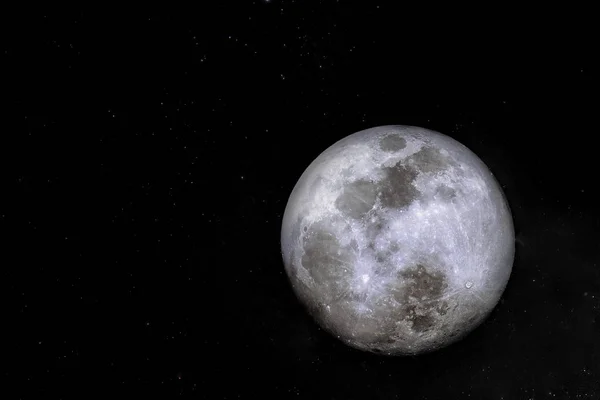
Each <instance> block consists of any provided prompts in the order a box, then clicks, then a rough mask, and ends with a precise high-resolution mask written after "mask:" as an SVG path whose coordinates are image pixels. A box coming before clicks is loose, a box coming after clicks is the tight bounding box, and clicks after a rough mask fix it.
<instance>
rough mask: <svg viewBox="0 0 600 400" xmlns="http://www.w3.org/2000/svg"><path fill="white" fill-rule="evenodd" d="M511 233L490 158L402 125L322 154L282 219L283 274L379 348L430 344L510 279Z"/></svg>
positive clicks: (368, 345) (329, 319) (464, 328)
mask: <svg viewBox="0 0 600 400" xmlns="http://www.w3.org/2000/svg"><path fill="white" fill-rule="evenodd" d="M514 241H515V238H514V228H513V221H512V216H511V213H510V209H509V206H508V204H507V202H506V199H505V197H504V194H503V192H502V189H501V188H500V186H499V184H498V182H497V181H496V179H495V178H494V176H493V175H492V173H491V172H490V170H489V169H488V168H487V167H486V165H485V164H484V163H483V162H482V161H481V160H480V159H479V158H478V157H477V156H476V155H475V154H474V153H473V152H471V151H470V150H469V149H468V148H467V147H465V146H464V145H462V144H460V143H458V142H457V141H455V140H454V139H452V138H450V137H448V136H445V135H443V134H441V133H437V132H434V131H430V130H427V129H423V128H417V127H411V126H400V125H394V126H381V127H377V128H372V129H367V130H364V131H360V132H357V133H355V134H352V135H350V136H348V137H346V138H344V139H342V140H340V141H338V142H337V143H335V144H333V145H332V146H331V147H329V148H328V149H327V150H325V151H324V152H323V153H322V154H321V155H319V156H318V157H317V158H316V159H315V160H314V161H313V162H312V163H311V164H310V165H309V166H308V168H307V169H306V171H305V172H304V173H303V174H302V176H301V177H300V179H299V181H298V183H297V184H296V186H295V187H294V189H293V191H292V193H291V195H290V198H289V201H288V203H287V206H286V209H285V213H284V216H283V222H282V229H281V249H282V255H283V261H284V265H285V269H286V272H287V275H288V277H289V279H290V281H291V284H292V287H293V290H294V292H295V294H296V295H297V297H298V298H299V299H300V301H301V302H302V303H303V304H304V305H305V306H306V308H307V309H308V311H309V312H310V314H311V315H312V316H313V317H314V319H315V320H316V322H317V323H318V324H319V325H320V326H322V327H323V328H324V329H325V330H326V331H328V332H330V333H331V334H332V335H334V336H335V337H337V338H338V339H340V340H341V341H343V342H345V343H346V344H348V345H349V346H352V347H354V348H357V349H361V350H366V351H371V352H375V353H380V354H387V355H415V354H420V353H425V352H430V351H434V350H436V349H439V348H442V347H444V346H447V345H449V344H451V343H453V342H456V341H457V340H459V339H461V338H463V337H464V336H465V335H467V334H468V333H469V332H471V331H472V330H473V329H475V328H476V327H477V326H478V325H479V324H480V323H481V322H483V321H484V320H485V318H486V317H487V316H488V315H489V313H490V312H491V311H492V309H493V308H494V307H495V306H496V304H497V303H498V301H499V299H500V297H501V295H502V292H503V291H504V288H505V287H506V284H507V282H508V280H509V277H510V273H511V269H512V264H513V258H514Z"/></svg>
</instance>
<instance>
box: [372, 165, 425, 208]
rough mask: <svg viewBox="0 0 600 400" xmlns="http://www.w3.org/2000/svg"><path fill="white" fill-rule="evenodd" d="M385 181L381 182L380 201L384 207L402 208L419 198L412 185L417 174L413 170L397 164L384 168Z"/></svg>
mask: <svg viewBox="0 0 600 400" xmlns="http://www.w3.org/2000/svg"><path fill="white" fill-rule="evenodd" d="M383 171H384V172H385V173H386V179H384V180H383V181H382V185H381V192H380V200H381V204H382V205H383V206H385V207H391V208H404V207H406V206H408V205H409V204H410V203H412V202H413V201H414V200H415V199H416V198H418V197H419V195H420V193H421V192H419V190H417V188H416V187H415V186H414V185H413V182H414V181H415V178H416V177H417V175H418V172H417V171H415V170H414V169H413V168H410V167H406V166H404V165H402V164H401V163H397V164H396V165H394V166H393V167H385V168H383Z"/></svg>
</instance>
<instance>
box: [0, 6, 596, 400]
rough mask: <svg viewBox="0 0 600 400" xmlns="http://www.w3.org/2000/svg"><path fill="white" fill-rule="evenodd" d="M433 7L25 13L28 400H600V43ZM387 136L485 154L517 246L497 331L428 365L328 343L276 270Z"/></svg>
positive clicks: (15, 331) (18, 124)
mask: <svg viewBox="0 0 600 400" xmlns="http://www.w3.org/2000/svg"><path fill="white" fill-rule="evenodd" d="M503 7H505V6H503ZM545 7H548V6H545ZM426 8H428V9H426V10H425V11H426V12H421V13H416V12H415V11H413V10H411V9H409V8H408V7H402V6H400V5H399V3H398V2H387V3H386V2H379V1H363V2H360V3H359V2H355V3H353V2H349V1H343V0H341V1H325V0H324V1H316V0H315V1H308V0H306V1H283V0H281V1H277V0H272V1H269V2H267V1H246V2H241V1H238V2H227V1H215V2H202V3H200V5H198V6H196V7H194V8H189V9H166V8H163V9H154V10H151V9H149V8H140V9H137V10H135V11H125V10H120V9H113V8H110V7H108V6H106V8H103V9H93V8H89V9H72V8H69V9H66V10H59V9H52V10H46V11H43V10H37V11H36V10H32V9H30V10H27V12H22V13H21V14H18V13H17V14H5V15H4V17H3V19H4V20H5V22H3V28H2V29H3V35H4V38H5V40H4V41H3V44H2V60H3V61H2V65H3V66H4V67H7V68H3V69H4V73H3V80H4V83H3V86H2V87H3V88H4V89H3V90H2V95H3V98H4V101H3V103H4V106H3V107H2V109H3V110H4V111H5V113H3V114H5V116H4V117H3V121H4V128H3V129H2V130H1V132H2V136H1V138H2V141H3V145H2V146H1V150H2V152H3V153H4V154H3V156H2V162H3V172H2V176H3V185H2V189H3V190H2V198H1V199H0V207H1V209H0V226H1V227H2V231H3V233H4V235H3V236H4V239H3V240H2V250H3V253H4V257H3V261H2V280H1V282H2V290H0V292H1V293H2V296H3V302H2V303H3V306H2V309H3V310H4V313H3V314H4V318H3V321H4V324H3V326H2V331H3V333H4V334H5V335H6V334H8V337H6V336H5V339H4V340H3V341H2V345H3V355H2V362H1V364H0V365H2V370H1V372H2V380H3V381H4V382H8V385H5V391H6V393H13V394H14V396H13V397H10V398H15V399H17V398H35V397H39V398H60V397H62V398H66V397H69V396H74V397H75V398H79V399H86V398H95V397H96V396H99V397H102V398H107V396H110V397H109V398H119V397H118V396H123V395H128V396H133V398H141V397H137V396H147V395H153V396H155V397H157V396H158V397H157V398H173V397H175V396H179V395H183V396H190V397H193V398H204V399H238V398H242V399H246V398H274V399H283V398H294V399H338V400H347V399H459V398H472V399H494V400H500V399H505V400H509V399H594V400H597V399H600V256H599V254H598V248H599V245H600V215H599V213H598V208H597V207H598V204H599V202H600V196H598V188H597V185H598V175H597V174H598V172H599V169H598V158H599V157H598V149H597V146H596V140H597V138H598V126H597V116H598V112H599V110H600V107H599V106H600V101H599V99H598V93H599V89H600V85H599V74H598V73H599V69H598V67H597V65H596V64H594V63H593V59H594V56H595V55H596V54H595V53H597V43H594V40H593V39H594V38H595V37H600V35H599V32H598V29H596V28H597V23H596V22H594V23H592V22H591V21H590V19H591V16H592V13H591V11H590V10H584V9H580V10H577V11H571V10H565V9H558V8H557V9H550V8H544V9H537V10H535V12H531V13H529V12H527V11H526V10H524V9H520V8H519V9H508V8H501V7H499V6H498V7H497V8H495V9H491V8H490V10H475V9H470V10H465V11H464V12H459V10H456V9H454V10H452V11H454V12H456V14H457V16H455V15H453V14H450V11H448V12H446V11H445V10H436V11H441V12H439V13H438V14H437V15H433V14H432V12H433V11H434V8H436V7H434V6H433V4H431V5H428V6H427V7H426ZM388 124H402V125H415V126H420V127H424V128H428V129H432V130H436V131H439V132H442V133H444V134H447V135H449V136H451V137H453V138H455V139H457V140H458V141H460V142H461V143H463V144H465V145H466V146H467V147H469V148H470V149H471V150H473V151H474V152H475V153H476V154H477V155H478V156H479V157H480V158H481V159H482V160H483V161H484V162H485V163H486V164H487V165H488V166H489V167H490V169H491V170H492V172H493V173H494V175H495V176H496V178H497V179H498V181H499V182H500V184H501V185H502V187H503V189H504V191H505V193H506V196H507V199H508V201H509V204H510V207H511V210H512V213H513V217H514V222H515V229H516V232H517V245H516V258H515V263H514V268H513V273H512V276H511V279H510V281H509V284H508V286H507V289H506V291H505V293H504V296H503V298H502V300H501V302H500V303H499V305H498V306H497V308H496V309H495V310H494V312H493V313H492V314H491V316H490V317H489V319H488V320H487V321H486V322H485V323H484V324H482V325H481V326H480V327H479V328H478V329H476V330H475V331H474V332H473V333H472V334H471V335H469V336H468V337H467V338H465V339H464V340H462V341H461V342H459V343H457V344H454V345H452V346H450V347H448V348H446V349H444V350H441V351H438V352H436V353H431V354H428V355H425V356H421V357H405V358H388V357H382V356H375V355H370V354H366V353H361V352H359V351H357V350H354V349H351V348H349V347H347V346H345V345H343V344H342V343H341V342H338V341H337V340H335V339H334V338H332V337H330V336H329V335H328V334H327V333H324V332H323V331H322V330H320V329H319V328H318V327H317V325H316V324H315V323H314V322H313V321H312V320H311V319H310V317H309V316H308V315H307V314H306V313H305V311H304V309H303V308H302V306H301V305H300V304H299V303H298V301H297V300H296V298H295V297H294V294H293V292H292V290H291V287H290V286H289V283H288V281H287V277H286V275H285V272H284V267H283V262H282V260H281V253H280V236H279V235H280V229H281V218H282V215H283V211H284V208H285V205H286V202H287V199H288V196H289V194H290V192H291V190H292V188H293V187H294V185H295V183H296V181H297V179H298V178H299V177H300V175H301V174H302V172H303V171H304V169H305V168H306V167H307V166H308V165H309V164H310V162H311V161H312V160H313V159H314V158H315V157H317V156H318V155H319V154H320V153H321V152H322V151H323V150H324V149H326V148H327V147H328V146H330V145H331V144H333V143H334V142H335V141H337V140H339V139H341V138H342V137H344V136H347V135H349V134H352V133H354V132H357V131H359V130H362V129H366V128H370V127H374V126H380V125H388ZM3 336H4V335H3ZM13 388H14V390H15V391H14V392H11V390H13ZM7 398H8V397H7Z"/></svg>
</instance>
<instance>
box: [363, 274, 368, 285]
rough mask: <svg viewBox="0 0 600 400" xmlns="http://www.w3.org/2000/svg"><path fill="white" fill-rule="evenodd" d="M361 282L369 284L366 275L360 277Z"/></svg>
mask: <svg viewBox="0 0 600 400" xmlns="http://www.w3.org/2000/svg"><path fill="white" fill-rule="evenodd" d="M362 281H363V283H367V282H369V275H367V274H364V275H363V276H362Z"/></svg>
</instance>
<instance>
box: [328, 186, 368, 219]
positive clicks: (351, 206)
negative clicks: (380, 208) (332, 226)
mask: <svg viewBox="0 0 600 400" xmlns="http://www.w3.org/2000/svg"><path fill="white" fill-rule="evenodd" d="M376 199H377V191H376V185H375V184H374V183H373V182H371V181H368V180H364V179H360V180H357V181H354V182H352V183H349V184H348V185H346V186H345V187H344V190H343V192H342V194H340V195H339V196H338V198H337V199H336V200H335V207H336V208H337V209H338V210H339V211H340V212H341V213H343V214H344V215H347V216H349V217H351V218H355V219H360V218H362V217H363V216H364V215H365V214H367V213H368V212H369V211H370V210H371V209H372V208H373V206H374V205H375V201H376Z"/></svg>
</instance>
